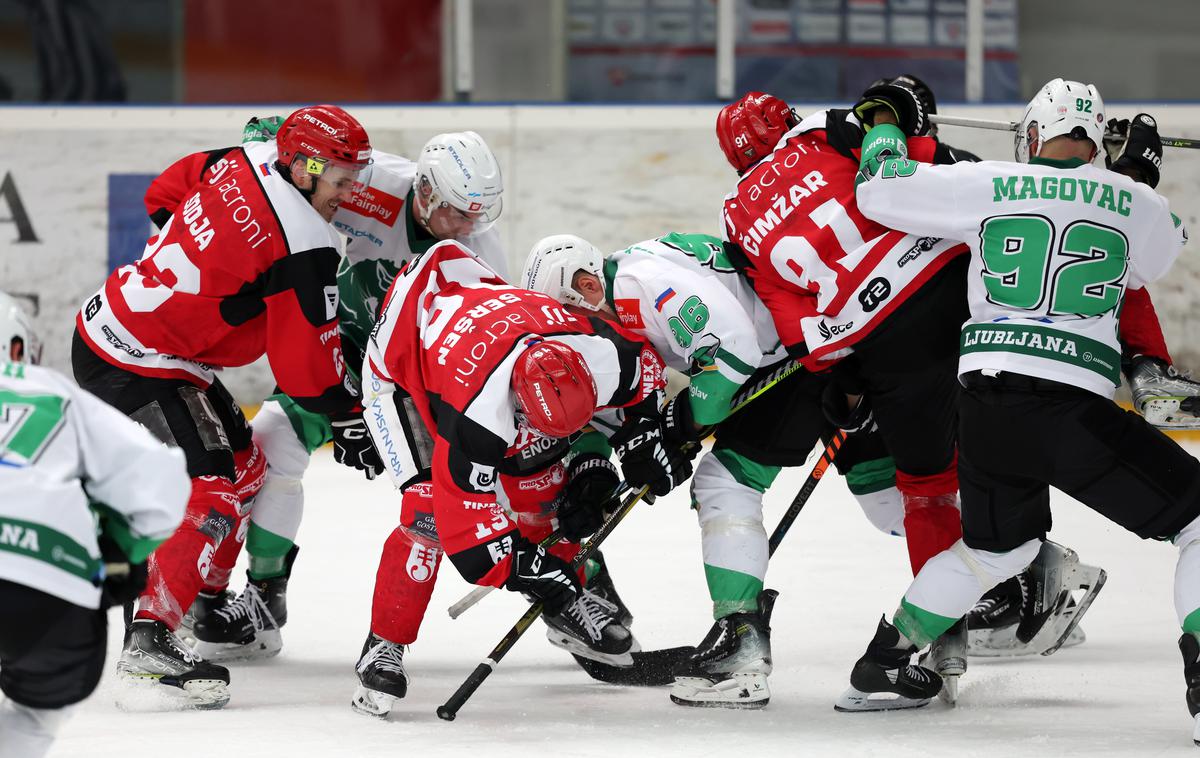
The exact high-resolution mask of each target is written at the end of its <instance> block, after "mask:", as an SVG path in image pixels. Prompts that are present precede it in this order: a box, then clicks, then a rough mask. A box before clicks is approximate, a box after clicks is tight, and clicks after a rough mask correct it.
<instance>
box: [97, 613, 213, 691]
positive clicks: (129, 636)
mask: <svg viewBox="0 0 1200 758" xmlns="http://www.w3.org/2000/svg"><path fill="white" fill-rule="evenodd" d="M117 678H118V680H120V682H121V683H122V684H123V685H126V687H124V688H119V690H118V695H117V706H118V707H120V708H122V709H126V710H144V709H148V708H150V709H157V708H159V707H161V708H164V709H174V708H196V709H200V710H211V709H215V708H222V707H224V706H225V704H226V703H228V702H229V670H228V669H226V668H225V667H224V666H218V665H216V664H214V663H208V662H207V661H204V660H201V658H200V657H199V656H198V655H196V654H195V653H194V652H192V649H191V648H189V647H188V646H187V645H185V644H183V643H182V642H180V640H179V638H178V637H176V636H175V634H174V633H172V632H171V630H170V629H168V628H167V625H166V624H164V623H163V622H161V621H157V620H154V619H134V621H133V624H132V625H131V626H130V628H129V631H128V632H127V633H126V636H125V648H124V650H122V652H121V659H120V660H119V661H118V662H117ZM149 688H153V691H152V692H148V690H149ZM122 690H124V691H122ZM147 694H148V695H149V697H143V695H147Z"/></svg>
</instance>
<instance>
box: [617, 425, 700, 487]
mask: <svg viewBox="0 0 1200 758" xmlns="http://www.w3.org/2000/svg"><path fill="white" fill-rule="evenodd" d="M609 443H611V444H612V446H613V449H614V450H616V451H617V456H618V457H619V458H620V459H621V473H623V474H624V475H625V482H626V484H628V485H629V486H630V487H633V488H635V489H640V488H641V487H649V488H650V492H651V493H652V494H654V495H665V494H667V493H668V492H670V491H671V490H673V489H675V488H676V487H678V486H679V485H680V484H683V483H684V482H685V481H687V480H688V478H689V477H690V476H691V475H692V462H691V459H690V458H689V456H688V455H687V454H686V453H684V452H683V451H682V450H681V449H680V447H679V445H678V444H671V443H669V442H666V441H664V439H663V431H662V426H661V425H660V424H659V422H658V420H656V419H653V418H646V417H644V416H635V417H633V418H631V419H629V420H628V421H626V422H625V425H624V426H622V427H621V428H620V429H619V430H617V433H616V434H614V435H613V436H612V438H611V439H610V440H609Z"/></svg>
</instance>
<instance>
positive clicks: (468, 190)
mask: <svg viewBox="0 0 1200 758" xmlns="http://www.w3.org/2000/svg"><path fill="white" fill-rule="evenodd" d="M413 182H414V187H415V188H416V192H415V196H416V198H417V200H418V203H419V204H418V208H417V210H418V213H419V214H420V215H421V221H422V223H424V224H425V225H426V226H428V225H429V217H430V216H431V215H432V214H433V212H434V211H436V210H437V209H438V208H439V207H442V206H449V207H451V208H454V209H456V210H458V211H459V212H461V213H462V215H463V216H465V217H467V218H470V219H473V220H474V221H475V223H474V225H473V226H472V227H471V229H470V232H469V234H478V233H480V232H482V231H485V230H486V229H487V228H488V227H490V226H491V225H492V224H493V223H495V222H496V219H497V218H499V217H500V211H501V208H502V206H503V203H502V202H501V197H500V196H501V193H503V192H504V181H503V179H502V178H501V177H500V164H499V163H497V162H496V156H495V155H493V154H492V150H491V148H489V147H488V146H487V143H486V142H484V141H483V137H480V136H479V135H478V134H476V133H475V132H448V133H446V134H439V135H437V136H436V137H434V138H433V139H431V140H429V142H427V143H425V147H423V148H421V156H420V157H419V158H417V173H416V176H415V177H414V179H413Z"/></svg>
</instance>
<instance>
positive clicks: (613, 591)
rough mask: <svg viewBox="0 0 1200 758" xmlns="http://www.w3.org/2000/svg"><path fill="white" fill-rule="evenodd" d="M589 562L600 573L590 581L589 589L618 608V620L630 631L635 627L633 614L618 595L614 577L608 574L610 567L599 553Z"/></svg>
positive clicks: (594, 575)
mask: <svg viewBox="0 0 1200 758" xmlns="http://www.w3.org/2000/svg"><path fill="white" fill-rule="evenodd" d="M589 562H590V563H595V564H596V566H597V567H598V571H597V572H596V573H595V574H593V575H592V578H591V579H589V580H588V583H587V587H588V589H589V590H591V591H592V592H594V593H596V594H597V595H599V596H600V597H601V598H603V599H605V600H607V601H608V602H610V603H612V604H613V605H615V606H617V618H618V619H619V620H620V622H621V626H623V627H625V628H626V629H629V628H630V627H632V626H633V614H632V613H630V611H629V607H628V606H626V605H625V603H624V602H622V601H621V596H620V595H618V594H617V588H616V585H614V584H613V580H612V575H611V574H609V573H608V565H607V564H606V563H605V562H604V556H603V555H602V554H601V553H600V552H599V551H597V552H596V553H595V554H594V555H593V556H592V558H591V560H590V561H589Z"/></svg>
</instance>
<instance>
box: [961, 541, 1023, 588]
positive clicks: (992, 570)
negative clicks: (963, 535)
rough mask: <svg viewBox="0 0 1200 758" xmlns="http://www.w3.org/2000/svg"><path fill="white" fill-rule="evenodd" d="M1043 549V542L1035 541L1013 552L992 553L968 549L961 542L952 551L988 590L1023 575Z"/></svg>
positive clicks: (1018, 547)
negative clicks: (1024, 570) (1020, 574)
mask: <svg viewBox="0 0 1200 758" xmlns="http://www.w3.org/2000/svg"><path fill="white" fill-rule="evenodd" d="M1041 547H1042V541H1041V540H1038V539H1033V540H1029V541H1028V542H1025V543H1024V544H1022V545H1019V546H1017V547H1016V548H1014V549H1012V550H1006V551H1003V552H991V551H988V550H979V549H977V548H973V547H968V546H967V545H966V544H965V543H963V541H962V540H959V541H958V542H956V543H954V546H953V547H951V548H950V550H951V551H952V552H953V553H954V554H955V555H957V556H958V557H959V558H961V559H962V561H963V563H965V564H967V568H968V569H970V570H971V573H972V574H974V575H975V576H976V578H977V579H979V583H980V584H981V585H982V586H983V588H984V589H985V590H988V589H991V588H992V587H995V586H996V585H997V584H999V583H1000V582H1003V581H1004V580H1006V579H1010V578H1012V577H1014V576H1016V575H1017V574H1019V573H1021V571H1022V570H1023V569H1024V568H1025V567H1026V566H1028V565H1029V564H1030V563H1033V559H1034V558H1037V554H1038V550H1040V549H1041Z"/></svg>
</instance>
